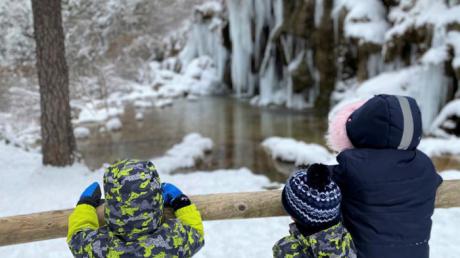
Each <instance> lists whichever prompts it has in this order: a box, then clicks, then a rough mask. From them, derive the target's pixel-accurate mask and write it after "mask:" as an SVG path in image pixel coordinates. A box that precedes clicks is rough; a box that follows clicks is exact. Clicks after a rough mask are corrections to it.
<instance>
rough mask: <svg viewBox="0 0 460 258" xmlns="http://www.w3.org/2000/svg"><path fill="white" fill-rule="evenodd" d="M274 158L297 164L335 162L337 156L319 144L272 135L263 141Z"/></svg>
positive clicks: (263, 144)
mask: <svg viewBox="0 0 460 258" xmlns="http://www.w3.org/2000/svg"><path fill="white" fill-rule="evenodd" d="M262 146H263V147H264V148H266V149H267V150H268V151H269V152H270V153H271V155H272V158H273V159H280V160H283V161H287V162H294V163H295V164H296V165H301V164H311V163H325V164H333V163H335V156H334V155H332V154H331V153H330V152H329V151H328V150H327V149H326V148H324V147H323V146H321V145H319V144H314V143H311V144H307V143H305V142H302V141H296V140H294V139H291V138H281V137H270V138H267V139H265V140H264V141H263V142H262Z"/></svg>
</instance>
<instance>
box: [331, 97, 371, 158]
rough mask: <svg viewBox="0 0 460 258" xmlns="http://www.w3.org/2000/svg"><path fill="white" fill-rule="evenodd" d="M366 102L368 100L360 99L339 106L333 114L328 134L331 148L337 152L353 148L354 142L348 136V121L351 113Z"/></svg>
mask: <svg viewBox="0 0 460 258" xmlns="http://www.w3.org/2000/svg"><path fill="white" fill-rule="evenodd" d="M366 102H367V100H359V101H355V102H351V103H348V104H344V105H342V106H341V107H338V110H337V111H336V112H335V113H332V114H331V117H330V118H329V127H328V130H327V134H326V142H327V145H328V146H329V148H331V149H333V150H334V151H337V152H341V151H344V150H346V149H351V148H353V144H352V143H351V142H350V139H348V136H347V129H346V123H347V120H348V118H349V117H350V115H351V114H352V113H353V112H354V111H355V110H356V109H358V108H360V107H361V106H362V105H364V103H366Z"/></svg>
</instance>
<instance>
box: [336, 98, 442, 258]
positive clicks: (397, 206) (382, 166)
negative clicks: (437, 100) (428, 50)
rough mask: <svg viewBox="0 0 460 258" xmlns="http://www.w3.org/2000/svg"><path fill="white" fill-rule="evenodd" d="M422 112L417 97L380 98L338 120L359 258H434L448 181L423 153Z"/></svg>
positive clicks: (339, 179) (347, 220)
mask: <svg viewBox="0 0 460 258" xmlns="http://www.w3.org/2000/svg"><path fill="white" fill-rule="evenodd" d="M421 135H422V122H421V114H420V110H419V108H418V106H417V103H416V101H415V100H414V99H413V98H410V97H403V96H392V95H378V96H375V97H373V98H371V99H370V100H368V101H367V102H365V103H355V104H352V105H348V106H346V107H345V108H344V109H342V110H340V111H338V112H337V113H336V114H335V115H332V119H331V121H330V125H329V133H328V142H329V145H330V146H331V147H332V148H333V149H335V150H337V151H339V152H340V153H339V155H338V156H337V161H338V163H339V164H338V165H336V166H331V167H330V169H331V170H332V174H333V179H334V181H335V182H336V183H337V184H338V185H339V187H340V189H341V190H342V216H343V220H344V225H345V227H346V228H347V229H348V230H349V231H350V233H351V235H352V237H353V240H354V243H355V245H356V248H357V252H358V258H359V257H362V258H427V257H429V246H428V241H429V239H430V232H431V216H432V214H433V211H434V202H435V196H436V189H437V188H438V186H439V185H440V184H441V182H442V179H441V177H440V176H439V175H438V174H437V173H436V170H435V168H434V166H433V163H432V162H431V160H430V158H429V157H427V156H426V155H425V154H424V153H423V152H421V151H419V150H417V145H418V144H419V142H420V139H421Z"/></svg>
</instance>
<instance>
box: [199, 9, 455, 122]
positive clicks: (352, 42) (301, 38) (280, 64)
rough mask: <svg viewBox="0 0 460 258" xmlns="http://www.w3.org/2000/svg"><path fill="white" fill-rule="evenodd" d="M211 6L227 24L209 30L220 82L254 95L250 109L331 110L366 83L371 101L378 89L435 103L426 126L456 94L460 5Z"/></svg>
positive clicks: (241, 93)
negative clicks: (220, 53)
mask: <svg viewBox="0 0 460 258" xmlns="http://www.w3.org/2000/svg"><path fill="white" fill-rule="evenodd" d="M214 3H215V4H217V3H221V4H222V8H221V9H220V10H221V11H220V13H218V14H213V15H211V16H216V17H219V19H220V20H221V21H222V23H224V24H228V25H227V26H222V27H221V28H220V29H218V30H214V31H212V34H213V35H214V36H216V37H218V38H220V39H221V40H220V43H219V44H221V45H222V46H224V48H225V49H226V51H227V53H228V56H227V58H225V60H224V59H222V60H221V61H220V62H224V63H225V64H226V67H227V69H228V70H227V73H222V74H221V75H222V76H224V74H227V75H228V74H230V76H227V77H226V80H224V79H223V80H224V81H226V82H227V84H228V86H229V89H231V90H232V91H234V92H235V93H236V95H238V96H240V97H254V99H253V101H252V103H253V104H259V105H269V104H281V105H286V106H288V107H291V108H304V107H309V106H310V107H313V106H314V107H315V108H316V109H319V110H328V109H329V106H330V103H335V102H338V101H341V100H342V99H343V98H344V97H346V96H348V95H350V94H347V92H348V93H350V91H356V89H358V88H360V87H361V85H368V86H366V87H365V89H363V90H361V92H366V93H367V94H374V93H375V92H376V91H377V90H375V89H372V88H379V89H380V91H382V92H386V93H394V94H406V95H411V96H414V97H415V98H416V99H417V100H418V101H419V102H425V101H426V100H427V99H428V98H437V99H438V100H437V101H431V102H432V103H430V104H432V107H430V110H426V113H428V114H429V115H427V117H426V118H425V119H426V120H427V122H426V124H427V125H426V126H425V129H427V128H429V124H430V123H431V122H432V121H433V120H434V118H435V116H436V114H437V113H438V112H439V111H440V109H441V108H442V106H443V105H445V103H447V102H448V101H449V100H451V99H452V98H454V95H455V93H456V92H457V89H458V81H459V76H460V45H459V43H458V42H460V41H459V40H458V39H459V38H458V35H459V34H458V33H459V30H460V4H459V1H456V0H455V1H444V0H438V1H421V0H420V1H396V0H385V1H379V0H366V1H346V0H337V1H332V0H289V1H287V0H285V1H282V0H270V1H262V0H245V1H243V0H227V1H217V2H216V1H215V2H214ZM194 26H198V25H194ZM194 44H196V42H195V43H194ZM215 54H216V53H211V55H215ZM217 66H219V64H217ZM221 66H223V65H221ZM400 71H401V73H399V72H400ZM391 72H393V73H395V72H397V75H398V76H396V77H398V78H400V80H397V81H394V83H393V84H394V85H388V87H385V86H382V87H377V86H375V85H376V83H380V84H384V83H383V82H382V81H381V78H382V75H385V74H387V73H391ZM412 72H414V73H416V74H419V75H421V77H423V78H424V77H426V78H437V81H439V83H436V85H435V86H434V88H436V89H432V90H428V91H427V92H425V93H423V92H424V91H425V90H427V89H425V88H424V87H425V86H424V83H423V82H420V81H415V80H412V81H410V80H409V79H408V76H407V75H406V74H407V73H412ZM383 77H384V76H383ZM401 78H404V80H403V79H401ZM368 81H372V82H373V83H367V82H368ZM409 81H410V82H409ZM417 84H420V85H419V86H417ZM369 85H370V86H369ZM426 87H428V86H426ZM432 88H433V87H432ZM352 95H353V94H352ZM358 95H359V94H358ZM361 95H364V93H363V94H361Z"/></svg>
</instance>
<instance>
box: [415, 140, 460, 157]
mask: <svg viewBox="0 0 460 258" xmlns="http://www.w3.org/2000/svg"><path fill="white" fill-rule="evenodd" d="M418 149H420V150H421V151H423V152H425V153H426V154H427V155H428V156H430V157H434V156H442V155H460V138H455V137H453V138H448V139H440V138H423V139H422V141H421V142H420V145H419V146H418Z"/></svg>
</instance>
